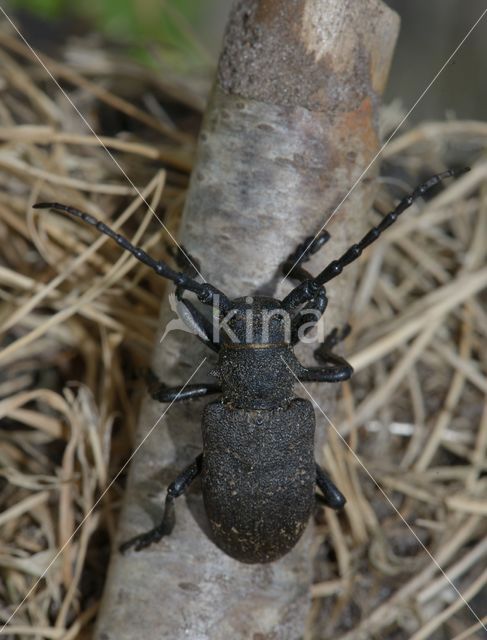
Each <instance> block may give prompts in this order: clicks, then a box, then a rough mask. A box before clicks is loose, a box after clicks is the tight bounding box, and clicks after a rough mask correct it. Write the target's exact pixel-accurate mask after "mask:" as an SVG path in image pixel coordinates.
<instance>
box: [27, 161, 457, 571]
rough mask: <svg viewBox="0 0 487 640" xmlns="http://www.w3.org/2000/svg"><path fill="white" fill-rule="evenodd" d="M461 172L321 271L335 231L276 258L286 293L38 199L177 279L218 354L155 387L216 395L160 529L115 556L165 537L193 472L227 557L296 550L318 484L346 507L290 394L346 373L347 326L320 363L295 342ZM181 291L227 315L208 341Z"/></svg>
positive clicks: (298, 401) (323, 350)
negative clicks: (377, 246)
mask: <svg viewBox="0 0 487 640" xmlns="http://www.w3.org/2000/svg"><path fill="white" fill-rule="evenodd" d="M465 171H468V168H464V169H459V170H455V169H450V170H448V171H445V172H443V173H440V174H437V175H435V176H433V177H431V178H430V179H429V180H427V181H426V182H424V183H423V184H422V185H420V186H419V187H417V188H416V189H415V190H414V191H413V192H412V193H411V194H410V195H408V196H406V197H404V198H403V199H402V200H401V201H400V203H399V204H398V206H397V207H396V208H395V209H394V210H393V211H391V212H390V213H389V214H387V215H386V216H384V218H383V219H382V221H381V222H380V223H379V224H378V225H377V226H375V227H373V228H372V229H370V230H369V231H368V232H367V233H366V234H365V235H364V236H363V238H362V239H361V240H360V241H359V242H358V243H356V244H354V245H352V246H351V247H350V248H349V249H348V250H347V251H345V253H344V254H343V255H342V256H341V257H340V258H338V259H337V260H333V261H332V262H330V263H329V264H328V265H327V266H326V267H325V268H324V269H323V270H322V271H321V272H320V273H319V274H318V275H317V276H312V275H311V274H310V273H309V272H308V271H306V270H305V269H304V268H303V263H305V262H306V261H307V260H308V259H309V258H310V256H311V255H312V254H314V253H316V252H317V251H318V250H319V249H320V248H321V247H322V246H323V245H324V244H325V243H326V242H327V240H328V239H329V237H330V236H329V234H328V233H327V232H321V233H320V234H318V235H317V236H316V237H313V238H308V239H306V240H305V241H304V242H303V243H302V244H301V245H299V246H298V248H297V249H296V251H295V252H293V253H292V254H291V255H290V256H289V258H288V259H287V260H286V262H285V263H284V265H283V272H284V274H285V275H289V277H291V278H293V279H295V280H297V281H298V282H299V284H298V285H297V286H296V287H295V288H294V289H293V290H292V291H291V292H290V293H289V294H288V295H287V296H286V297H285V298H284V299H283V300H277V299H275V298H271V297H263V296H255V297H253V298H237V299H234V300H231V299H229V298H228V297H227V296H226V295H225V294H224V293H223V292H222V291H220V290H219V289H217V288H216V287H214V286H213V285H211V284H209V283H206V282H205V283H201V282H198V281H197V280H195V279H194V277H192V276H191V275H188V273H185V272H183V271H175V270H173V269H172V268H171V267H169V265H167V264H166V263H165V262H163V261H158V260H154V259H153V258H151V257H150V256H149V255H148V254H147V253H145V252H144V251H143V250H142V249H140V248H139V247H135V246H134V245H132V244H131V243H130V242H129V241H128V240H127V239H126V238H124V237H123V236H121V235H120V234H118V233H116V232H115V231H113V230H112V229H110V228H109V227H108V226H107V225H105V224H104V223H103V222H100V221H98V220H97V219H96V218H94V217H92V216H91V215H89V214H86V213H83V212H82V211H79V210H78V209H74V208H73V207H69V206H66V205H62V204H58V203H39V204H36V205H34V207H35V208H37V209H40V208H52V209H54V210H57V211H59V212H62V213H67V214H71V215H72V216H75V217H77V218H80V219H81V220H83V221H84V222H86V223H88V224H89V225H92V226H94V227H96V228H97V229H98V230H99V231H100V232H102V233H104V234H106V235H108V236H110V237H111V238H113V239H114V240H115V241H116V242H117V243H118V244H119V245H120V246H121V247H122V248H123V249H125V250H127V251H129V252H130V253H131V254H133V255H134V256H135V257H136V258H138V260H140V261H141V262H143V263H144V264H146V265H148V266H149V267H151V268H152V269H154V271H155V272H156V273H157V274H158V275H160V276H162V277H163V278H167V279H169V280H171V281H173V282H174V283H175V284H176V295H177V297H178V299H179V300H180V302H181V303H182V304H183V305H184V306H185V308H186V311H187V312H189V314H190V316H191V318H192V320H193V322H194V323H195V325H196V326H197V327H198V328H199V331H198V337H199V339H200V340H202V341H203V342H204V343H205V344H206V345H207V346H208V347H209V348H211V349H212V350H213V351H216V352H217V353H218V365H217V369H216V371H215V375H216V377H217V380H218V382H217V383H208V384H194V385H184V386H182V387H176V388H168V387H167V386H166V385H164V384H161V383H158V385H155V384H153V385H152V390H151V395H152V397H153V398H154V399H156V400H159V401H160V402H172V401H179V400H185V399H189V398H196V397H202V396H208V395H212V394H214V395H216V394H218V395H219V396H220V397H219V398H218V399H217V400H216V401H213V402H211V403H209V404H208V405H207V406H206V407H205V410H204V413H203V418H202V433H203V452H202V453H201V454H200V455H198V457H197V458H196V459H195V460H194V462H193V463H192V464H191V465H189V466H188V467H187V468H186V469H185V470H184V471H183V472H182V473H181V474H180V475H179V476H178V477H177V478H176V480H175V481H174V482H173V483H172V484H171V485H170V486H169V488H168V489H167V494H166V500H165V505H164V513H163V516H162V520H161V522H160V524H158V525H157V526H156V527H154V528H153V529H151V530H150V531H148V532H147V533H143V534H142V535H138V536H136V537H135V538H132V539H131V540H128V541H127V542H125V543H124V544H122V545H121V547H120V548H121V550H122V551H125V550H127V549H128V548H130V547H132V546H133V547H135V549H136V550H139V549H142V548H144V547H147V546H148V545H150V544H152V543H153V542H157V541H158V540H160V539H161V538H162V537H164V536H167V535H169V534H170V533H171V531H172V530H173V528H174V524H175V513H174V500H175V499H176V498H178V497H179V496H181V495H182V494H183V493H184V492H185V490H186V489H187V488H188V487H189V485H190V484H191V483H192V482H193V480H194V479H195V478H196V477H197V476H199V475H201V477H202V488H203V500H204V504H205V510H206V513H207V516H208V519H209V522H210V527H211V531H212V535H213V539H214V541H215V543H216V544H217V545H218V546H219V547H220V548H221V549H222V550H223V551H224V552H225V553H227V554H228V555H230V556H232V557H233V558H236V559H237V560H240V561H242V562H247V563H265V562H271V561H273V560H276V559H278V558H280V557H281V556H283V555H284V554H286V553H287V552H288V551H290V550H291V549H292V548H293V547H294V546H295V544H296V543H297V541H298V540H299V538H300V537H301V535H302V533H303V531H304V529H305V528H306V525H307V523H308V521H309V518H310V516H311V514H312V511H313V507H314V504H315V499H316V496H315V488H316V487H318V488H319V489H320V491H321V493H322V495H321V496H318V497H319V498H320V499H321V501H322V502H323V503H324V504H325V505H326V506H328V507H330V508H332V509H336V510H339V509H342V508H343V506H344V505H345V498H344V496H343V495H342V494H341V492H340V491H339V490H338V489H337V487H336V486H335V485H334V484H333V482H332V480H331V479H330V477H329V476H328V474H327V473H326V471H325V470H323V469H322V468H321V467H320V466H319V465H318V464H316V462H315V459H314V430H315V418H314V410H313V406H312V404H311V402H309V401H308V400H305V399H302V398H295V397H293V387H294V385H295V382H296V380H300V381H303V382H304V381H306V382H340V381H342V380H347V379H348V378H350V376H351V375H352V372H353V370H352V367H351V366H350V364H349V363H348V362H347V361H346V360H345V359H344V358H342V357H341V356H339V355H337V354H335V353H333V348H334V347H335V346H336V344H337V343H338V342H339V341H340V340H342V339H343V338H344V337H345V336H346V335H347V332H348V331H347V329H345V330H342V331H340V332H338V331H337V330H336V329H335V330H333V331H332V332H331V334H330V335H329V336H328V337H327V338H325V340H324V342H323V343H322V344H321V345H320V346H319V347H318V348H317V349H316V350H315V352H314V354H315V357H316V359H317V361H318V362H319V364H320V366H317V367H304V366H303V365H302V364H301V363H300V362H299V361H298V360H297V358H296V356H295V355H294V351H293V349H294V347H295V346H296V344H297V343H298V342H299V341H300V340H302V339H303V336H304V335H305V334H306V332H307V331H308V330H309V329H310V326H309V325H310V322H309V321H308V317H309V314H310V313H312V314H313V322H312V323H311V324H316V323H317V322H318V320H319V318H320V317H321V316H322V315H323V313H324V312H325V310H326V306H327V302H328V300H327V296H326V289H325V285H326V284H327V283H328V282H330V280H332V279H333V278H335V277H336V276H338V275H339V274H340V273H341V272H342V270H343V269H344V267H345V266H347V265H348V264H350V263H351V262H353V261H354V260H356V259H357V258H358V257H359V256H360V255H361V253H362V251H363V250H364V249H365V248H366V247H368V246H369V245H370V244H372V243H373V242H374V241H375V240H377V238H378V237H379V236H380V235H381V233H382V232H383V231H385V229H387V228H388V227H390V226H391V225H392V224H393V223H394V222H395V221H396V220H397V218H398V217H399V216H400V214H401V213H403V211H405V210H406V209H407V208H408V207H409V206H410V205H411V204H412V203H413V202H414V200H416V198H418V197H420V196H422V195H423V194H424V193H426V192H427V191H428V190H429V189H431V188H432V187H434V186H435V185H436V184H438V183H439V182H441V181H442V180H443V179H444V178H447V177H451V176H458V175H461V174H462V173H464V172H465ZM185 291H189V292H193V293H195V294H196V295H197V297H198V300H199V301H200V302H202V303H203V304H205V305H212V306H214V307H216V309H217V315H218V317H219V319H220V320H221V319H223V318H224V317H228V321H226V322H225V325H224V326H225V328H224V330H223V332H222V334H221V335H220V336H219V339H218V340H215V339H214V335H213V331H212V325H211V323H210V321H209V320H207V319H206V317H205V315H203V314H202V313H201V312H200V311H199V310H198V309H197V307H195V306H194V305H193V304H192V303H191V301H190V300H188V299H187V298H185V297H184V292H185ZM249 318H251V322H252V331H249ZM286 320H289V322H286ZM153 382H154V381H153Z"/></svg>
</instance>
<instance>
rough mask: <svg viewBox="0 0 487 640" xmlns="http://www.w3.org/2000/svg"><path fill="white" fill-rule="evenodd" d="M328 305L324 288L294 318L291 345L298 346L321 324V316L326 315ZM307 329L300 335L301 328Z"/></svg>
mask: <svg viewBox="0 0 487 640" xmlns="http://www.w3.org/2000/svg"><path fill="white" fill-rule="evenodd" d="M327 305H328V298H327V297H326V291H325V289H324V288H322V289H320V290H319V291H318V293H317V294H316V296H315V297H314V298H313V299H312V300H310V302H308V304H307V305H305V306H304V307H303V308H302V309H301V310H300V311H299V312H298V313H297V314H296V316H295V317H294V318H293V321H292V327H291V344H292V345H293V346H294V345H296V344H297V343H298V342H299V341H300V340H302V338H303V337H304V336H306V335H307V334H308V333H309V331H311V329H312V328H313V327H314V326H315V325H316V324H317V323H318V322H319V320H320V318H321V316H322V315H323V314H324V313H325V309H326V307H327ZM305 325H306V328H305V329H304V330H303V332H302V333H303V334H302V335H300V331H299V330H300V329H301V327H304V326H305Z"/></svg>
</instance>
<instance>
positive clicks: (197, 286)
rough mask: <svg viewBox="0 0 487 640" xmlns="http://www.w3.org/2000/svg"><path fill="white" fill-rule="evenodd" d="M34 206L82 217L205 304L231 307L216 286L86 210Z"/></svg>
mask: <svg viewBox="0 0 487 640" xmlns="http://www.w3.org/2000/svg"><path fill="white" fill-rule="evenodd" d="M33 207H34V209H53V210H54V211H58V212H59V213H63V214H69V215H71V216H74V217H75V218H80V220H82V221H83V222H86V224H89V225H91V226H92V227H95V228H96V229H98V231H100V232H101V233H104V234H105V235H107V236H109V237H110V238H112V239H113V240H115V242H116V243H117V244H119V245H120V246H121V247H122V249H125V251H128V252H129V253H131V254H132V255H133V256H135V257H136V258H137V260H139V261H140V262H142V263H143V264H146V265H147V266H149V267H151V269H153V270H154V271H155V272H156V273H157V275H158V276H161V277H162V278H167V279H168V280H171V281H172V282H174V284H175V285H176V286H177V287H178V289H185V290H187V291H192V292H193V293H196V295H197V296H198V299H199V300H200V301H201V302H203V303H205V304H213V302H214V301H215V300H218V302H219V307H220V310H222V311H224V310H225V309H227V308H229V307H230V301H229V300H228V298H227V297H226V296H225V294H223V293H222V292H221V291H219V290H218V289H217V288H216V287H214V286H213V285H211V284H208V283H207V282H197V281H196V280H194V279H193V278H191V277H190V276H188V275H186V274H185V273H182V272H179V271H174V270H173V269H171V267H170V266H169V265H167V264H166V263H165V262H163V261H162V260H155V259H154V258H152V257H151V256H150V255H149V254H147V253H146V252H145V251H144V250H143V249H141V248H140V247H136V246H135V245H133V244H132V243H131V242H130V241H129V240H127V238H125V237H124V236H122V235H120V234H119V233H117V232H116V231H114V230H113V229H111V228H110V227H109V226H107V225H106V224H105V223H104V222H101V221H100V220H97V219H96V218H94V217H93V216H92V215H90V214H89V213H85V212H84V211H80V210H79V209H75V208H74V207H69V206H67V205H65V204H59V203H58V202H39V203H38V204H35V205H33Z"/></svg>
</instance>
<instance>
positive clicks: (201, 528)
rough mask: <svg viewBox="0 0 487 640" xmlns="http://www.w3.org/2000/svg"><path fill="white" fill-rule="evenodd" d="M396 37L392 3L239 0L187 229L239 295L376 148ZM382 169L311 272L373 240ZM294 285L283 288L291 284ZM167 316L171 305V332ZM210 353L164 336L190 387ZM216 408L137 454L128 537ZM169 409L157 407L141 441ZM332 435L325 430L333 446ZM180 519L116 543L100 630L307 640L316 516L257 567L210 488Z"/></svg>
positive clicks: (174, 377)
mask: <svg viewBox="0 0 487 640" xmlns="http://www.w3.org/2000/svg"><path fill="white" fill-rule="evenodd" d="M397 31H398V19H397V16H396V14H394V13H393V12H392V11H390V10H389V9H388V8H386V7H385V6H384V4H383V3H382V2H380V1H379V0H363V1H362V2H354V1H352V0H346V1H345V0H328V1H327V2H323V1H322V0H319V1H318V0H287V1H286V2H282V1H279V0H239V1H238V2H236V4H235V6H234V8H233V11H232V14H231V17H230V21H229V24H228V28H227V32H226V36H225V39H224V43H223V50H222V55H221V59H220V64H219V68H218V76H217V81H216V83H215V86H214V90H213V93H212V95H211V98H210V101H209V104H208V108H207V112H206V117H205V121H204V124H203V128H202V132H201V136H200V142H199V149H198V156H197V160H196V164H195V168H194V170H193V174H192V179H191V184H190V189H189V193H188V197H187V201H186V207H185V212H184V218H183V224H182V229H181V234H180V237H181V241H182V243H183V244H184V245H185V247H186V248H187V249H188V250H189V251H190V253H191V254H193V255H194V256H195V257H196V258H198V259H199V260H200V261H201V265H202V271H203V274H204V276H205V278H206V279H207V280H208V281H209V282H211V283H212V284H215V285H216V286H217V287H219V288H221V289H222V290H223V291H224V292H225V293H226V294H227V295H229V296H231V297H236V296H238V295H245V294H251V293H255V292H256V291H259V292H261V293H262V292H266V293H269V292H271V291H273V289H274V288H275V287H276V285H279V283H280V280H281V277H280V274H279V269H278V267H279V264H280V263H282V262H283V260H284V259H285V258H286V257H287V256H288V255H289V254H290V253H291V251H293V250H294V249H295V247H296V245H297V244H298V243H299V242H302V241H303V239H304V238H306V237H307V236H309V235H310V234H313V233H315V232H316V231H318V230H319V229H320V228H321V227H322V225H323V224H324V223H325V221H326V219H327V217H328V216H329V215H330V214H331V212H332V211H333V210H334V209H335V207H336V206H337V205H338V204H339V203H340V202H341V200H342V199H343V197H344V196H345V195H346V194H347V192H348V191H349V189H350V188H351V187H352V185H353V184H354V182H355V181H356V180H357V178H358V177H359V176H360V174H361V172H362V171H363V169H364V168H365V167H366V166H367V164H368V163H369V162H370V160H371V159H372V158H373V156H374V155H375V153H376V152H377V148H378V131H377V120H378V107H379V103H380V96H381V93H382V90H383V88H384V85H385V81H386V78H387V73H388V69H389V63H390V60H391V56H392V52H393V48H394V44H395V39H396V36H397ZM370 176H371V174H370V173H369V174H368V177H367V180H362V182H360V184H359V185H358V186H357V188H356V189H355V190H354V191H353V193H352V194H351V195H350V197H349V198H348V199H347V200H346V202H345V203H344V204H343V206H341V208H340V210H339V211H338V212H337V213H336V215H334V217H333V220H332V222H331V223H330V225H329V226H328V227H327V229H328V230H329V231H330V232H331V234H332V236H333V239H332V241H331V242H330V243H329V245H327V247H326V248H325V249H324V251H322V252H320V255H319V256H317V257H316V258H315V259H314V260H313V263H311V267H310V270H312V271H313V269H314V272H315V273H316V269H317V267H319V266H321V267H323V266H324V264H325V261H329V260H330V259H332V258H334V257H336V256H337V255H339V254H340V253H341V252H342V251H343V250H344V249H346V248H347V246H348V245H349V244H350V243H351V242H353V241H354V240H356V239H357V238H359V237H360V236H361V233H362V232H363V227H364V224H363V222H364V218H365V213H366V211H367V209H368V208H369V207H370V205H371V202H372V198H373V191H374V187H373V181H371V179H370ZM351 271H352V273H351V274H349V273H347V274H346V275H344V276H343V277H342V278H340V280H339V283H338V284H336V283H335V282H334V283H333V286H330V298H331V302H330V305H329V310H328V311H327V313H326V322H327V324H328V323H329V325H328V326H329V327H330V328H331V327H332V326H335V325H337V324H338V325H340V324H342V323H343V322H344V321H345V320H346V313H347V308H348V305H349V303H350V298H351V295H352V293H353V286H352V281H353V270H351ZM289 289H290V283H289V282H288V283H284V284H283V285H281V286H279V294H280V295H284V294H285V293H286V292H287V291H289ZM169 317H170V312H169V310H168V307H167V305H166V303H164V304H163V309H162V313H161V327H162V328H164V326H165V325H166V323H167V321H168V319H169ZM213 355H214V354H212V353H211V352H210V351H205V352H203V347H202V346H201V345H200V344H199V343H198V341H197V340H196V339H193V338H188V336H187V334H184V333H180V332H175V333H171V334H169V336H168V337H167V338H166V339H165V340H164V342H163V343H162V344H160V345H157V346H156V349H155V353H154V363H153V364H154V368H155V370H156V371H157V373H158V375H159V376H160V378H161V379H162V380H163V381H164V382H166V383H167V384H183V383H184V382H186V381H187V380H188V378H189V377H190V376H191V375H192V373H193V372H194V370H195V369H196V367H197V366H198V365H199V363H200V362H201V361H202V360H203V358H204V357H205V356H206V357H207V358H208V360H206V361H205V363H204V364H203V366H202V367H201V369H200V370H199V371H198V373H197V374H196V376H195V378H194V379H193V380H192V381H191V382H198V381H202V380H204V381H208V380H211V378H210V377H209V373H208V372H209V370H210V369H211V367H212V362H214V361H213V360H212V359H213ZM312 393H313V394H314V395H315V397H318V398H319V399H320V400H321V401H323V402H324V403H329V402H330V401H332V400H333V396H334V393H335V389H333V388H332V385H330V387H326V386H325V385H321V386H320V388H319V391H318V390H317V389H312ZM204 404H205V401H200V400H198V401H196V400H195V401H192V402H189V403H187V404H183V403H180V404H176V405H174V406H172V407H171V409H170V411H168V413H167V414H166V415H165V417H164V418H163V420H162V421H161V422H160V424H158V426H157V428H156V429H155V431H154V432H153V433H152V435H151V436H150V439H149V440H148V441H147V442H146V443H145V444H144V445H143V447H142V448H141V450H140V451H139V452H138V453H137V455H136V457H135V458H134V461H133V463H132V467H131V472H130V478H129V483H128V490H127V495H126V500H125V506H124V509H123V513H122V516H121V519H120V539H119V540H120V541H122V540H126V539H127V538H129V537H131V536H133V535H135V534H136V533H140V532H143V531H145V530H147V529H148V528H150V527H152V526H153V524H154V523H155V522H156V521H157V520H158V519H159V518H160V516H161V512H162V503H163V498H164V493H165V489H166V488H167V485H168V484H169V483H170V482H171V481H172V480H173V479H174V477H175V476H176V475H177V473H178V472H179V471H180V470H181V469H183V468H184V466H185V465H187V464H188V463H189V462H191V460H192V459H194V458H195V456H196V455H197V454H198V453H199V452H200V450H201V444H200V443H201V436H200V426H199V425H200V420H201V412H202V407H203V406H204ZM325 406H326V405H325ZM328 406H329V405H328ZM164 410H165V406H163V405H160V404H157V403H155V402H151V401H147V402H146V403H145V406H144V408H143V411H142V414H141V418H140V426H139V437H140V438H142V437H143V436H144V434H146V433H147V432H148V430H149V429H150V428H151V427H152V426H153V425H154V424H155V423H156V421H157V420H158V419H159V417H160V415H161V414H162V413H163V411H164ZM323 438H324V435H323V433H321V432H320V433H318V434H317V442H318V443H319V444H320V445H321V444H323ZM195 484H196V485H197V484H198V483H195ZM176 520H177V523H176V527H175V529H174V532H173V534H172V535H171V536H169V537H167V538H164V539H163V540H162V541H161V542H160V543H158V544H156V545H153V546H151V547H150V548H148V549H145V550H143V551H140V552H138V553H135V552H130V553H128V554H127V555H126V556H121V555H120V554H119V553H118V551H114V554H113V557H112V562H111V567H110V572H109V578H108V583H107V586H106V591H105V594H104V600H103V605H102V611H101V614H100V617H99V622H98V630H97V635H96V638H97V640H115V639H116V640H128V639H132V638H136V637H137V638H143V639H144V640H156V639H157V640H160V638H170V639H171V640H177V639H179V638H191V639H192V640H193V639H196V638H198V639H200V638H201V639H203V638H205V639H206V638H208V639H211V640H220V639H222V640H223V639H225V640H228V638H264V637H273V638H279V639H280V640H282V639H292V640H294V639H296V638H299V637H302V635H303V632H304V627H305V620H306V617H307V614H308V609H309V604H310V596H309V586H310V583H311V579H312V553H311V551H310V541H311V539H312V529H313V527H312V526H311V525H310V526H309V527H308V530H307V532H306V534H305V536H304V537H303V539H302V540H301V541H300V543H299V544H298V546H297V547H296V548H295V550H293V552H291V553H290V554H288V555H287V556H286V557H285V558H283V559H282V560H280V561H278V562H275V563H273V564H270V565H266V566H248V565H244V564H241V563H238V562H236V561H234V560H232V559H231V558H229V557H227V556H225V555H224V554H223V553H222V552H221V551H220V550H219V549H218V548H216V547H215V546H214V545H213V543H212V542H211V541H210V540H209V539H208V537H207V530H208V528H207V525H206V522H205V516H204V512H203V508H202V502H201V496H200V493H199V488H198V486H196V487H195V488H194V489H193V490H192V491H191V492H190V494H189V495H188V496H187V498H180V499H179V500H177V501H176ZM265 634H273V635H272V636H267V635H265Z"/></svg>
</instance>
